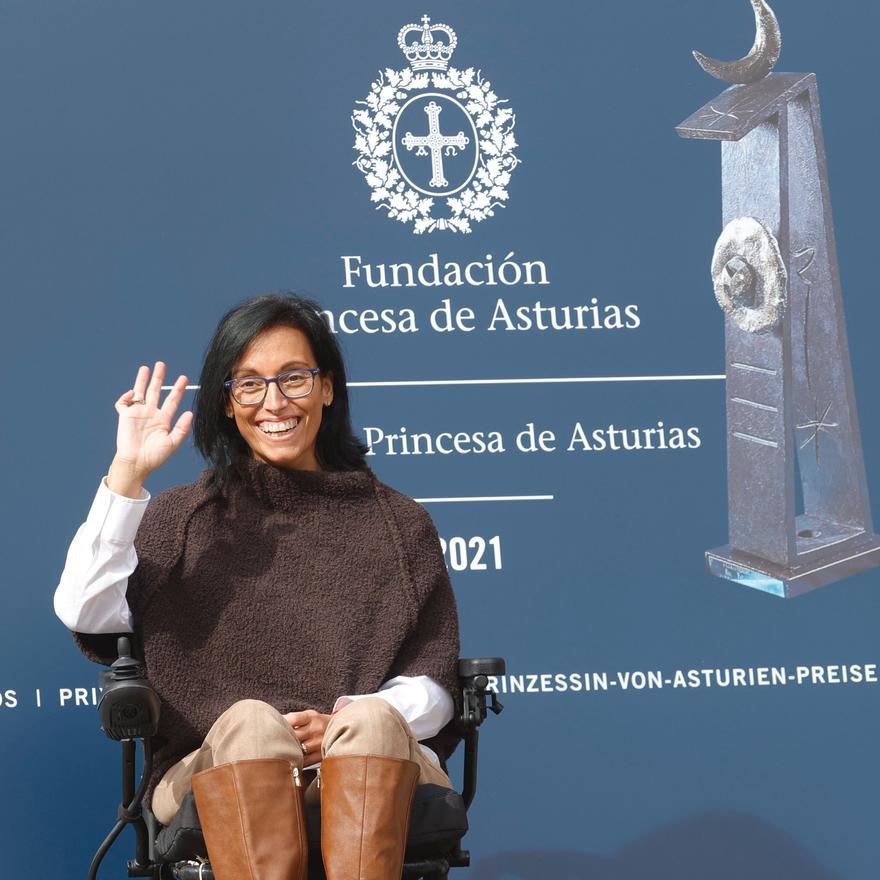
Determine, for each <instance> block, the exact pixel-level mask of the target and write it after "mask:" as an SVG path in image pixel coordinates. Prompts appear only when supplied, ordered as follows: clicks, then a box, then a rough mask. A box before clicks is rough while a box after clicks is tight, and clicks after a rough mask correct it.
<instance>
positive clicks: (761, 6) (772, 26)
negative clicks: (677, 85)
mask: <svg viewBox="0 0 880 880" xmlns="http://www.w3.org/2000/svg"><path fill="white" fill-rule="evenodd" d="M751 4H752V6H753V7H754V10H755V25H756V27H757V33H756V35H755V44H754V46H752V51H751V52H749V54H748V55H746V56H745V58H740V60H739V61H718V60H717V59H716V58H709V57H708V56H707V55H704V54H703V53H702V52H697V51H696V50H694V58H696V59H697V63H698V64H699V65H700V67H702V68H703V70H705V71H706V73H708V74H710V75H711V76H714V77H715V78H716V79H723V80H724V81H725V82H729V83H753V82H757V81H758V80H759V79H763V78H764V77H765V76H767V74H768V73H770V71H771V70H773V67H774V65H775V64H776V62H777V61H778V60H779V53H780V52H781V51H782V33H781V31H780V30H779V22H778V21H777V20H776V16H775V15H774V13H773V10H772V9H771V8H770V7H769V6H768V5H767V4H766V3H765V2H764V0H751Z"/></svg>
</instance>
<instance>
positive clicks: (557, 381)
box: [348, 375, 727, 388]
mask: <svg viewBox="0 0 880 880" xmlns="http://www.w3.org/2000/svg"><path fill="white" fill-rule="evenodd" d="M726 378H727V377H726V376H723V375H722V376H565V377H558V378H547V379H543V378H540V379H409V380H405V381H397V382H349V383H348V385H349V387H350V388H401V387H407V386H424V385H573V384H591V383H600V382H718V381H723V380H724V379H726Z"/></svg>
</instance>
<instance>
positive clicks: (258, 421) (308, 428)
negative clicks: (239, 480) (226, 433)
mask: <svg viewBox="0 0 880 880" xmlns="http://www.w3.org/2000/svg"><path fill="white" fill-rule="evenodd" d="M317 366H318V365H317V363H315V356H314V354H313V353H312V346H311V345H310V344H309V340H308V338H307V337H306V335H305V333H303V332H302V330H297V329H296V328H295V327H270V328H269V329H268V330H264V331H263V332H262V333H260V335H259V336H256V337H255V338H254V340H253V341H252V342H251V344H250V345H249V346H248V347H247V348H246V349H245V351H244V354H243V355H242V356H241V359H240V360H239V361H238V363H236V364H235V366H234V367H233V370H232V375H231V376H230V378H232V379H240V378H242V377H243V376H263V377H265V378H272V377H273V376H277V375H278V374H279V373H283V372H284V371H285V370H296V369H304V368H306V367H317ZM332 401H333V377H332V376H329V375H328V376H324V375H318V376H315V383H314V386H313V388H312V391H311V394H309V395H308V397H299V398H297V399H295V400H289V399H288V398H286V397H285V396H284V395H283V394H282V393H281V391H280V390H279V389H278V384H277V383H275V382H272V383H270V385H269V387H268V390H267V393H266V399H265V400H264V401H263V402H262V403H261V404H260V405H258V406H242V405H241V404H239V403H238V402H237V401H235V400H233V399H232V395H231V394H230V395H229V398H228V401H227V404H226V415H228V416H229V417H230V418H233V419H235V424H236V427H237V428H238V431H239V433H240V434H241V436H242V438H243V439H244V441H245V443H247V445H248V446H249V447H250V450H251V453H252V455H253V456H254V458H256V459H257V460H258V461H262V462H265V463H266V464H273V465H275V466H276V467H283V468H291V469H295V470H308V471H316V470H319V469H320V465H319V464H318V458H317V456H316V454H315V441H316V439H317V437H318V428H319V427H320V426H321V413H322V410H323V408H324V407H325V406H329V405H330V403H332ZM278 428H281V430H280V431H279V430H278ZM273 429H274V430H273ZM270 431H271V433H270Z"/></svg>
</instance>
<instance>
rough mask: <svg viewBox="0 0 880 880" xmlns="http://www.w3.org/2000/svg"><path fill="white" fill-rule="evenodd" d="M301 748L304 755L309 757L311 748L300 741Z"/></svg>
mask: <svg viewBox="0 0 880 880" xmlns="http://www.w3.org/2000/svg"><path fill="white" fill-rule="evenodd" d="M299 745H300V748H301V749H302V750H303V754H304V755H307V754H308V753H309V747H308V746H307V745H306V744H305V743H304V742H303V741H302V740H300V741H299Z"/></svg>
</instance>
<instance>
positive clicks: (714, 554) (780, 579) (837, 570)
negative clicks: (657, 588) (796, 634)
mask: <svg viewBox="0 0 880 880" xmlns="http://www.w3.org/2000/svg"><path fill="white" fill-rule="evenodd" d="M877 566H880V539H878V538H877V536H876V535H864V536H863V537H862V538H861V540H859V541H858V542H855V541H853V542H847V546H841V547H840V548H839V551H838V555H837V556H836V557H831V558H829V557H828V556H824V558H822V559H821V560H818V559H817V560H815V561H805V562H804V563H802V564H800V565H795V566H792V567H791V568H785V567H783V566H781V565H775V564H774V563H772V562H768V561H767V560H766V559H758V558H756V557H754V556H748V555H746V554H744V553H738V552H736V551H731V549H730V546H729V545H727V546H724V547H718V548H716V549H715V550H707V551H706V567H707V568H708V569H709V573H710V574H713V575H715V577H720V578H725V579H726V580H729V581H734V582H735V583H737V584H742V585H743V586H745V587H751V588H752V589H754V590H761V591H762V592H764V593H770V594H771V595H773V596H780V597H782V598H784V599H791V598H793V597H795V596H800V595H802V594H803V593H808V592H809V591H810V590H815V589H816V588H817V587H824V586H827V585H828V584H832V583H834V582H835V581H839V580H843V579H844V578H848V577H851V576H852V575H854V574H859V573H860V572H863V571H868V570H869V569H871V568H876V567H877Z"/></svg>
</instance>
